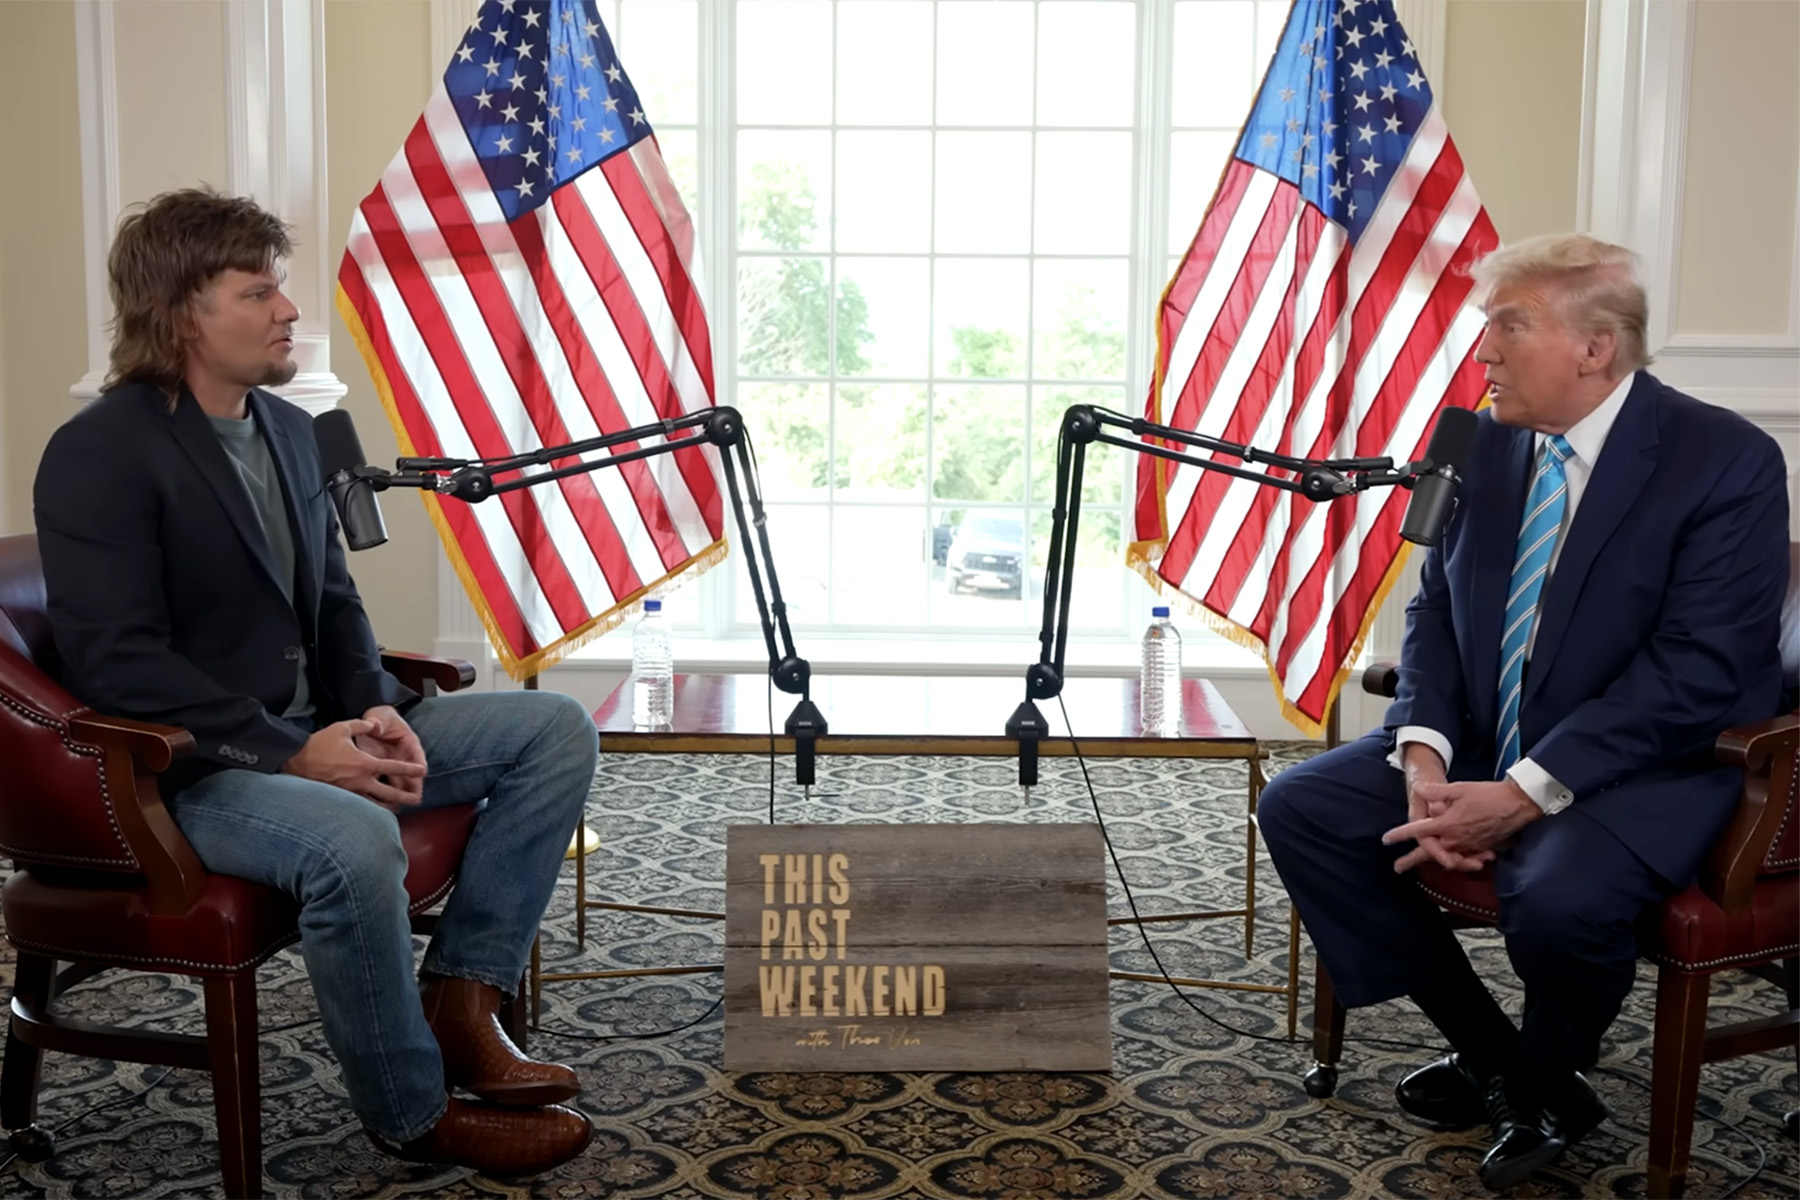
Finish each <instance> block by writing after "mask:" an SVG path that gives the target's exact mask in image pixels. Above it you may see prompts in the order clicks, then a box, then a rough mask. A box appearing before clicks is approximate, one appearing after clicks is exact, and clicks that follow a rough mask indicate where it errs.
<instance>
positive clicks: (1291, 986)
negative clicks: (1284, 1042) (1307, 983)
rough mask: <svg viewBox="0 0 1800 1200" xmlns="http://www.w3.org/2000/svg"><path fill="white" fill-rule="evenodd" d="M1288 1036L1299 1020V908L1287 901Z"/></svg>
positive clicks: (1292, 1034) (1291, 1034) (1292, 1032)
mask: <svg viewBox="0 0 1800 1200" xmlns="http://www.w3.org/2000/svg"><path fill="white" fill-rule="evenodd" d="M1287 1008H1288V1037H1289V1038H1290V1039H1291V1038H1292V1037H1293V1036H1294V1030H1295V1029H1297V1028H1298V1027H1299V1020H1300V910H1299V909H1297V908H1295V907H1294V905H1293V902H1292V901H1289V902H1288V984H1287Z"/></svg>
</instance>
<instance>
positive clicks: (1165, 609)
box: [1150, 604, 1169, 617]
mask: <svg viewBox="0 0 1800 1200" xmlns="http://www.w3.org/2000/svg"><path fill="white" fill-rule="evenodd" d="M1150 615H1151V616H1153V617H1166V616H1168V615H1169V606H1168V605H1166V604H1158V605H1157V606H1156V607H1155V608H1153V609H1151V610H1150Z"/></svg>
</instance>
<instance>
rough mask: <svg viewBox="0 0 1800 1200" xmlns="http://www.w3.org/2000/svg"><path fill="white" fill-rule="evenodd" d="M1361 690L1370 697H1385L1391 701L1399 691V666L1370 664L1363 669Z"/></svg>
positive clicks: (1394, 664)
mask: <svg viewBox="0 0 1800 1200" xmlns="http://www.w3.org/2000/svg"><path fill="white" fill-rule="evenodd" d="M1362 689H1363V691H1364V692H1365V693H1366V694H1368V695H1370V696H1386V697H1387V698H1388V699H1389V700H1392V699H1393V698H1394V696H1395V694H1396V693H1398V692H1399V691H1400V664H1399V663H1393V662H1378V663H1370V664H1369V665H1368V666H1367V667H1364V668H1363V674H1362Z"/></svg>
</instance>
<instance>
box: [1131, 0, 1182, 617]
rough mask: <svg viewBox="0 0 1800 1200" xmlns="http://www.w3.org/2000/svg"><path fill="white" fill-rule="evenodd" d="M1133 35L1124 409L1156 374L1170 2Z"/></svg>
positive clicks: (1169, 103) (1142, 7)
mask: <svg viewBox="0 0 1800 1200" xmlns="http://www.w3.org/2000/svg"><path fill="white" fill-rule="evenodd" d="M1138 18H1139V19H1138V30H1137V60H1138V87H1137V112H1136V120H1135V122H1134V123H1135V125H1136V129H1135V130H1134V131H1133V137H1132V142H1133V159H1134V163H1133V168H1134V178H1135V180H1136V186H1137V197H1136V202H1135V203H1134V204H1133V205H1132V231H1131V265H1130V267H1129V268H1128V270H1129V278H1130V292H1129V296H1130V310H1129V311H1128V312H1127V314H1126V318H1125V394H1126V399H1127V402H1128V403H1129V402H1137V403H1141V402H1142V397H1145V396H1148V395H1149V394H1150V379H1151V375H1152V373H1153V372H1154V370H1155V368H1156V327H1157V318H1158V311H1157V310H1158V309H1159V308H1160V307H1161V304H1162V290H1163V288H1164V286H1165V285H1166V284H1167V282H1168V280H1167V279H1166V277H1165V275H1166V272H1167V270H1168V267H1167V263H1168V261H1169V245H1168V242H1169V172H1170V161H1169V160H1170V134H1171V128H1172V125H1173V117H1172V113H1173V107H1174V102H1173V92H1174V78H1175V52H1174V45H1175V0H1139V3H1138ZM1124 465H1125V470H1124V472H1123V476H1124V486H1125V495H1124V496H1123V497H1122V498H1121V499H1123V500H1124V502H1125V506H1126V520H1127V521H1129V520H1130V519H1131V514H1132V512H1133V511H1134V510H1135V506H1134V504H1133V498H1134V496H1135V492H1136V488H1137V474H1138V471H1139V470H1141V469H1143V468H1144V467H1145V466H1146V462H1145V459H1144V456H1143V455H1141V454H1131V455H1130V456H1129V457H1128V458H1127V460H1126V462H1125V464H1124ZM1120 532H1121V535H1122V540H1123V541H1124V542H1125V543H1126V544H1127V545H1129V544H1130V543H1131V542H1132V541H1133V540H1134V538H1133V535H1134V534H1135V532H1136V530H1135V529H1131V528H1125V529H1122V530H1121V531H1120ZM1119 575H1120V585H1119V586H1120V589H1121V600H1120V604H1119V612H1120V617H1121V621H1122V624H1121V625H1120V627H1119V633H1120V634H1121V635H1125V636H1130V635H1132V634H1134V633H1135V632H1136V629H1135V625H1134V623H1135V622H1136V620H1137V618H1138V617H1139V616H1140V615H1141V614H1139V613H1137V612H1136V611H1135V610H1134V609H1133V608H1132V606H1131V601H1132V600H1133V599H1134V598H1135V595H1136V594H1137V581H1136V576H1135V575H1134V574H1133V573H1132V572H1130V571H1121V572H1120V573H1119Z"/></svg>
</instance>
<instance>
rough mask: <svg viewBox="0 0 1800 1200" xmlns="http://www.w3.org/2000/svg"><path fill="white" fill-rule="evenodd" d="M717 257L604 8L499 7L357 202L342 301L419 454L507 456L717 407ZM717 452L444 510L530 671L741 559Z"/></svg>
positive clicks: (512, 659)
mask: <svg viewBox="0 0 1800 1200" xmlns="http://www.w3.org/2000/svg"><path fill="white" fill-rule="evenodd" d="M700 270H701V268H700V258H699V250H698V247H697V246H696V245H695V242H694V231H693V226H692V224H691V222H690V221H689V219H688V214H687V211H686V209H685V208H683V206H682V203H681V199H680V196H679V195H678V193H677V191H676V188H675V185H674V183H673V182H672V181H671V179H670V178H669V173H668V171H667V169H666V168H665V166H664V164H663V160H662V156H661V154H660V153H659V152H658V150H657V146H656V141H655V139H654V137H652V135H651V129H650V124H649V121H648V120H647V119H646V117H645V115H644V112H643V108H642V106H641V105H640V104H639V103H638V96H637V93H636V91H634V90H633V88H632V86H631V81H630V80H629V79H628V78H627V77H626V75H625V72H624V69H623V68H622V67H621V66H620V64H619V59H618V55H617V54H616V53H615V52H614V50H613V45H612V41H611V39H610V38H609V37H608V36H607V33H606V30H605V29H604V28H603V27H602V25H601V23H600V18H599V14H598V13H597V12H596V11H595V10H594V7H593V5H592V4H591V3H589V2H587V0H487V3H484V4H483V5H482V6H481V10H480V13H479V15H477V17H476V18H475V21H474V23H473V24H471V25H470V26H469V28H468V31H467V32H466V33H465V34H464V36H463V39H462V43H461V45H460V46H459V47H458V48H457V50H456V53H455V55H454V56H453V57H452V59H451V61H450V65H449V66H448V67H447V68H446V69H445V71H444V74H443V77H442V79H441V80H439V82H438V83H437V85H436V86H435V87H434V88H433V89H432V94H431V99H430V100H429V101H428V102H427V103H426V105H425V111H424V114H423V115H422V116H420V118H419V119H418V121H417V122H416V123H415V124H414V125H413V128H412V132H411V133H410V134H409V135H408V137H407V139H406V142H405V144H404V145H402V146H401V148H400V151H399V153H397V154H395V155H394V160H393V161H392V162H391V163H389V164H388V167H387V170H386V171H384V172H383V173H382V176H381V180H380V182H379V183H377V184H376V186H375V190H374V191H372V192H370V193H369V195H368V197H367V198H366V199H364V200H363V202H362V204H361V205H360V206H359V207H358V208H357V211H356V218H355V220H354V221H353V222H352V224H351V227H350V236H349V243H348V246H347V248H346V250H345V252H344V259H343V263H342V265H341V266H340V268H339V270H338V309H339V311H340V312H341V313H342V314H343V317H344V321H345V324H346V325H348V326H349V328H350V330H351V333H352V334H353V335H354V336H355V338H356V341H357V344H358V345H359V347H360V348H361V350H362V353H363V358H364V359H365V361H366V362H367V363H368V366H369V371H370V374H371V375H373V376H374V379H375V384H376V388H377V390H378V391H379V392H380V394H381V397H382V400H383V402H384V404H385V405H386V407H387V412H388V417H389V419H390V420H391V421H392V422H393V425H394V430H395V433H396V435H397V437H398V439H399V442H400V449H401V452H402V453H403V454H405V455H408V456H413V455H420V456H431V457H453V458H465V459H475V458H486V459H491V458H497V457H506V456H510V455H514V454H519V453H524V452H529V451H533V450H538V449H541V448H543V447H546V446H557V445H563V444H567V443H570V442H576V441H581V440H584V439H587V438H591V437H594V436H597V435H599V434H603V433H615V432H617V431H619V430H622V429H629V428H632V427H634V426H638V425H644V424H648V423H651V422H655V421H660V420H665V419H672V418H676V417H680V416H682V415H684V414H687V413H690V412H693V411H695V410H697V409H702V408H706V407H708V406H710V405H711V404H712V403H713V394H714V393H713V363H712V351H711V343H710V338H709V334H708V331H707V323H706V311H705V308H704V306H703V303H702V300H701V295H700V288H699V284H700ZM633 445H635V443H628V444H625V445H621V446H618V447H616V448H614V450H613V451H612V452H613V453H621V452H624V451H626V450H629V449H631V448H632V447H633ZM602 453H605V452H602ZM572 462H573V460H566V461H565V460H559V461H558V462H556V463H555V464H553V466H555V467H561V466H566V465H571V464H572ZM716 466H717V461H716V452H715V451H714V450H713V449H712V448H711V447H703V446H701V445H700V444H699V443H696V445H695V447H694V448H692V449H681V450H678V451H675V452H673V453H671V454H665V455H658V456H654V457H651V458H649V459H644V460H639V461H637V462H632V463H626V464H623V465H621V466H617V467H607V468H603V469H601V470H598V471H593V472H588V473H585V474H577V475H573V476H570V477H568V478H564V479H561V480H558V481H554V482H551V483H546V484H541V485H539V486H535V487H528V488H521V489H519V490H517V491H513V492H509V493H506V494H503V495H501V496H499V497H498V498H497V499H496V500H493V501H489V502H486V503H482V504H464V503H462V502H460V501H449V502H447V503H446V502H442V501H440V500H439V498H438V497H436V496H434V495H430V494H427V495H426V507H427V508H428V509H429V510H430V512H431V516H432V519H433V521H434V522H435V523H436V525H437V528H438V532H439V533H440V535H441V536H442V538H443V542H444V547H445V549H446V551H447V552H448V553H449V556H450V559H451V561H452V562H453V563H454V564H455V566H456V569H457V573H458V574H459V575H460V576H461V578H462V581H463V584H464V586H465V587H466V588H467V589H468V592H469V597H470V599H471V600H472V601H473V602H474V604H475V607H476V609H477V611H478V612H479V613H480V615H481V619H482V622H483V624H484V625H485V626H486V627H487V631H488V635H489V637H490V639H491V640H492V642H493V645H494V649H495V652H496V653H497V655H498V656H499V658H500V661H501V663H502V665H503V666H504V667H505V668H506V669H507V671H508V672H509V673H511V674H512V675H513V676H514V677H515V678H517V677H522V676H524V675H528V674H532V673H535V672H536V671H538V670H540V669H542V668H543V667H546V666H548V665H549V664H551V663H553V662H555V661H556V660H557V659H559V658H560V657H562V656H563V655H564V654H566V653H567V652H568V651H570V650H572V649H574V648H575V647H577V646H579V645H580V644H581V643H582V642H584V641H586V640H587V639H589V638H591V637H593V636H595V635H596V634H598V633H602V632H604V631H605V630H607V629H609V628H611V627H612V626H614V625H616V624H618V623H619V622H620V621H621V620H622V619H623V618H624V616H625V613H626V612H627V611H628V609H629V608H630V606H631V605H632V604H633V603H634V602H635V601H636V600H638V599H639V598H640V597H642V596H643V595H645V594H646V593H648V592H651V591H657V590H662V589H664V588H665V587H666V585H667V584H668V583H669V582H670V581H671V580H673V579H674V578H675V577H676V576H679V575H681V574H682V573H683V572H686V571H690V570H692V569H695V568H697V567H698V568H703V567H704V566H707V565H710V564H711V563H713V562H716V561H718V560H719V559H720V558H722V557H723V556H724V554H725V551H726V544H725V541H724V538H723V529H724V517H723V508H722V504H721V499H720V494H719V487H718V482H717V475H716V473H715V468H716ZM549 469H551V468H549V467H544V468H534V470H538V471H544V470H549ZM501 478H502V479H504V478H506V477H505V476H502V477H501Z"/></svg>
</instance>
